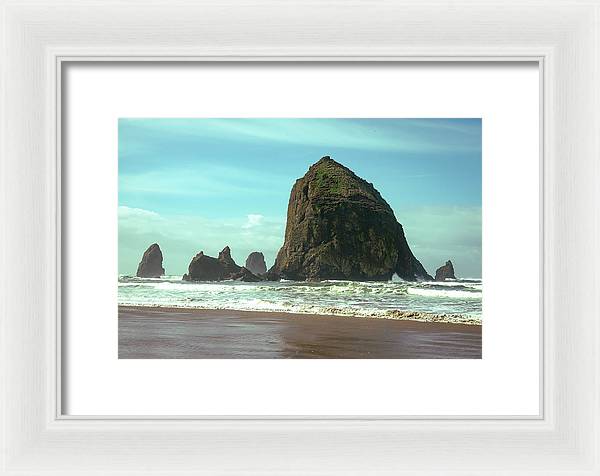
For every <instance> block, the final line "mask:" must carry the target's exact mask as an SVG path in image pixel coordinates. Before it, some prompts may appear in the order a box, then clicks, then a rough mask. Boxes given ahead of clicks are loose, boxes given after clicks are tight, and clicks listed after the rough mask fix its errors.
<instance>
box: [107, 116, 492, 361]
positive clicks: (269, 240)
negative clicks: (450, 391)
mask: <svg viewBox="0 0 600 476" xmlns="http://www.w3.org/2000/svg"><path fill="white" fill-rule="evenodd" d="M482 293H483V281H482V120H481V118H137V117H135V118H120V119H119V120H118V357H119V359H277V358H284V359H287V358H294V359H313V358H325V359H481V357H482V338H481V335H482V322H483V320H482Z"/></svg>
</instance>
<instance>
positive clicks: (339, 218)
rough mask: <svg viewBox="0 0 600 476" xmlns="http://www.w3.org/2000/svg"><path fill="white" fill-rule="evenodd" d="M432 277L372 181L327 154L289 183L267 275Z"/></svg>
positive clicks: (374, 278)
mask: <svg viewBox="0 0 600 476" xmlns="http://www.w3.org/2000/svg"><path fill="white" fill-rule="evenodd" d="M394 273H397V274H398V276H399V277H400V278H402V279H404V280H408V281H414V280H417V279H432V278H431V276H429V275H428V274H427V272H426V271H425V269H424V268H423V266H422V265H421V263H420V262H419V261H418V260H417V259H416V258H415V256H414V255H413V254H412V252H411V250H410V248H409V246H408V243H407V242H406V238H405V236H404V230H403V228H402V225H400V223H398V221H397V220H396V217H395V216H394V212H393V210H392V209H391V207H390V206H389V205H388V204H387V202H386V201H385V200H384V199H383V198H382V197H381V195H380V194H379V192H378V191H377V190H376V189H375V187H373V184H371V183H369V182H367V181H365V180H363V179H362V178H360V177H358V176H357V175H355V174H354V172H352V171H351V170H350V169H348V168H346V167H344V166H343V165H341V164H339V163H338V162H336V161H334V160H333V159H331V158H330V157H328V156H327V157H323V158H322V159H321V160H319V161H318V162H317V163H315V164H313V165H312V166H311V167H310V168H309V169H308V172H307V173H306V174H305V175H304V177H302V178H300V179H298V180H297V181H296V183H295V184H294V186H293V188H292V192H291V195H290V201H289V204H288V211H287V224H286V230H285V241H284V244H283V247H282V248H281V249H280V250H279V253H278V254H277V259H276V260H275V264H274V265H273V267H272V268H271V269H270V270H269V273H268V276H269V279H278V278H285V279H293V280H323V279H348V280H356V281H358V280H361V281H362V280H365V281H385V280H389V279H391V277H392V275H393V274H394Z"/></svg>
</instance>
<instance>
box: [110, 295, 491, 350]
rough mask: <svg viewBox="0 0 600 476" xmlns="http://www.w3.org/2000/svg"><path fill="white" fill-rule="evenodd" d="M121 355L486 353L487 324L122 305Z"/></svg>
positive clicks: (120, 318)
mask: <svg viewBox="0 0 600 476" xmlns="http://www.w3.org/2000/svg"><path fill="white" fill-rule="evenodd" d="M119 358H120V359H272V358H297V359H311V358H330V359H393V358H398V359H480V358H481V326H477V325H463V324H450V323H432V322H417V321H408V320H392V319H369V318H359V317H356V318H348V317H337V316H319V315H308V314H289V313H276V312H254V311H231V310H198V309H181V308H164V307H163V308H158V307H133V306H119Z"/></svg>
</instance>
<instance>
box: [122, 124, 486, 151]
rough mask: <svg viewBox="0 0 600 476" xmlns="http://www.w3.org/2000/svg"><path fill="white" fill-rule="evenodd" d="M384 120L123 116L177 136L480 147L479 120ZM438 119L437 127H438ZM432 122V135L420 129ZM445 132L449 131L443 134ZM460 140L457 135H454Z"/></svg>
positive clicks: (400, 147)
mask: <svg viewBox="0 0 600 476" xmlns="http://www.w3.org/2000/svg"><path fill="white" fill-rule="evenodd" d="M391 121H393V120H387V122H386V121H381V120H374V119H370V120H368V119H365V120H356V119H345V120H344V119H338V120H335V121H332V120H329V119H233V118H231V119H151V120H141V119H121V120H120V124H122V125H123V126H124V127H135V128H138V129H142V130H144V129H145V130H146V131H148V132H149V137H151V136H152V135H156V134H162V135H165V134H171V135H177V136H179V137H180V138H184V137H186V136H187V137H189V138H194V139H198V138H211V139H213V140H218V139H221V140H227V141H241V142H254V143H256V142H258V143H264V142H265V141H268V142H279V143H287V144H298V145H302V146H310V145H312V146H322V147H344V148H348V149H359V150H360V149H362V150H372V151H381V150H387V151H404V152H413V153H423V152H429V153H430V152H435V151H442V150H445V151H447V150H448V148H450V147H451V148H452V149H453V150H455V151H457V152H460V151H463V152H464V151H472V150H478V149H479V148H480V141H479V130H480V124H479V123H478V121H477V122H475V123H473V122H469V121H464V122H463V123H461V124H457V121H456V120H454V123H449V122H446V121H443V120H431V119H428V120H420V119H411V120H401V121H403V122H402V123H400V127H399V126H398V125H397V124H392V123H391ZM436 124H437V126H436ZM432 127H436V128H437V130H438V131H441V132H442V133H438V134H437V136H436V140H431V136H430V135H429V133H423V129H431V128H432ZM444 131H447V132H451V133H445V134H444V133H443V132H444ZM457 139H458V140H457Z"/></svg>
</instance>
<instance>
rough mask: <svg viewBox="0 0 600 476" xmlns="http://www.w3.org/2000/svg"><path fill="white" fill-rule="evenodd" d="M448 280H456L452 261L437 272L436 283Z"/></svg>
mask: <svg viewBox="0 0 600 476" xmlns="http://www.w3.org/2000/svg"><path fill="white" fill-rule="evenodd" d="M446 279H456V276H454V266H452V261H450V260H448V261H446V264H445V265H444V266H440V267H439V268H438V269H437V270H436V271H435V280H436V281H445V280H446Z"/></svg>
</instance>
